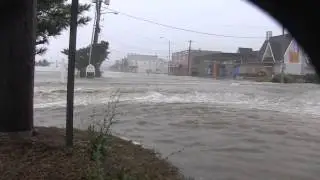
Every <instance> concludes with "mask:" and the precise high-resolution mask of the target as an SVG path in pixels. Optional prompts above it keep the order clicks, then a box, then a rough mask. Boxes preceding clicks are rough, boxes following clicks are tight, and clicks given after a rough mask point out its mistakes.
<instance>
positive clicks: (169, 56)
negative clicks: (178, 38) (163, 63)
mask: <svg viewBox="0 0 320 180" xmlns="http://www.w3.org/2000/svg"><path fill="white" fill-rule="evenodd" d="M168 60H169V61H170V60H171V41H170V40H169V54H168Z"/></svg>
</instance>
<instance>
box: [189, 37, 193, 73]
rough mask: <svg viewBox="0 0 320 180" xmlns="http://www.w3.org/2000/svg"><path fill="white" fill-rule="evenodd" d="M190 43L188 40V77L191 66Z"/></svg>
mask: <svg viewBox="0 0 320 180" xmlns="http://www.w3.org/2000/svg"><path fill="white" fill-rule="evenodd" d="M191 43H192V40H189V49H188V76H190V66H191V62H190V61H191Z"/></svg>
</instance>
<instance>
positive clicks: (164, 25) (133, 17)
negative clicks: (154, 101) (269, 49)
mask: <svg viewBox="0 0 320 180" xmlns="http://www.w3.org/2000/svg"><path fill="white" fill-rule="evenodd" d="M108 9H109V10H111V11H114V12H116V13H118V14H119V15H123V16H126V17H129V18H132V19H135V20H139V21H144V22H147V23H151V24H155V25H158V26H162V27H166V28H170V29H175V30H180V31H185V32H191V33H196V34H202V35H208V36H216V37H224V38H239V39H262V38H265V37H262V36H233V35H224V34H215V33H208V32H201V31H196V30H192V29H186V28H181V27H176V26H172V25H167V24H162V23H159V22H156V21H152V20H149V19H144V18H141V17H137V16H133V15H130V14H127V13H123V12H120V11H116V10H113V9H110V8H108Z"/></svg>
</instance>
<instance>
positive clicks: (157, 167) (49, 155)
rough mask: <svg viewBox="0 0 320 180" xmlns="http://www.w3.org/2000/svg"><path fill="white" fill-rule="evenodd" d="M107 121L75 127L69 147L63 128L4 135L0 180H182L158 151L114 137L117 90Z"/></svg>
mask: <svg viewBox="0 0 320 180" xmlns="http://www.w3.org/2000/svg"><path fill="white" fill-rule="evenodd" d="M110 99H111V100H110V102H108V104H107V105H106V110H105V112H104V118H103V119H95V118H94V112H93V116H91V117H92V119H89V120H87V121H89V126H88V129H87V130H85V131H84V130H77V129H74V146H73V148H72V149H68V148H66V146H65V129H60V128H55V127H38V128H37V131H36V133H34V136H32V137H18V136H15V137H12V136H9V135H8V134H1V133H0V174H1V176H0V180H2V179H3V180H8V179H10V180H15V179H17V180H20V179H21V180H22V179H23V180H43V179H54V180H55V179H59V180H73V179H74V180H75V179H82V180H157V179H158V180H166V179H167V180H180V179H184V178H183V176H182V175H181V174H180V172H179V170H178V169H177V168H176V167H174V166H172V165H171V164H170V163H169V162H168V161H166V160H165V159H164V158H161V157H160V156H159V154H157V153H155V151H154V150H148V149H144V148H143V147H141V146H140V145H135V144H133V143H132V142H130V141H125V140H122V139H120V138H118V137H115V136H113V135H112V134H111V126H112V124H113V123H114V122H115V116H116V115H117V114H118V112H117V111H116V110H117V108H116V107H117V104H118V100H119V95H118V92H117V93H115V94H113V95H112V96H111V97H110Z"/></svg>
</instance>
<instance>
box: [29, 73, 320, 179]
mask: <svg viewBox="0 0 320 180" xmlns="http://www.w3.org/2000/svg"><path fill="white" fill-rule="evenodd" d="M59 75H60V74H59V72H54V71H52V72H45V71H42V72H40V71H37V72H36V79H35V98H34V101H35V102H34V103H35V124H36V125H41V126H58V127H63V126H64V124H65V104H66V102H65V97H66V84H62V83H60V82H59V80H60V77H59ZM116 90H119V91H120V94H121V97H120V103H119V105H118V111H119V112H120V115H119V116H117V118H116V119H117V120H118V121H117V123H116V124H115V125H114V126H113V131H114V134H116V135H118V136H122V137H126V138H129V139H131V140H134V141H138V142H140V143H142V144H143V145H144V146H146V147H148V148H154V149H155V150H156V151H159V152H160V153H161V154H162V156H163V157H167V156H168V159H169V160H170V161H171V162H172V163H173V164H174V165H176V166H177V167H179V168H180V169H181V170H182V172H183V173H184V174H185V175H187V176H191V177H194V178H195V179H205V180H209V179H219V180H220V179H221V180H227V179H228V180H231V179H237V180H238V179H239V180H247V179H262V180H264V179H265V180H270V179H279V180H289V179H290V180H302V179H311V180H312V179H314V180H316V179H319V176H320V91H319V86H318V85H313V84H272V83H255V82H248V81H233V80H226V81H218V80H212V79H204V78H193V77H178V76H167V75H150V76H146V75H142V74H131V73H115V72H106V73H105V74H104V78H101V79H94V80H82V79H81V80H76V85H75V105H76V107H75V125H74V126H75V127H78V128H85V126H86V125H87V124H88V121H90V117H89V116H90V115H92V114H93V113H94V115H95V118H102V112H103V111H104V110H105V109H106V106H105V103H107V102H108V101H109V97H110V95H111V94H112V92H115V91H116Z"/></svg>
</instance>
